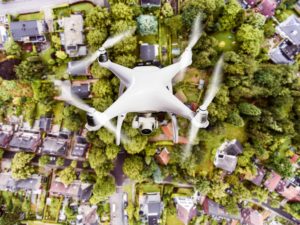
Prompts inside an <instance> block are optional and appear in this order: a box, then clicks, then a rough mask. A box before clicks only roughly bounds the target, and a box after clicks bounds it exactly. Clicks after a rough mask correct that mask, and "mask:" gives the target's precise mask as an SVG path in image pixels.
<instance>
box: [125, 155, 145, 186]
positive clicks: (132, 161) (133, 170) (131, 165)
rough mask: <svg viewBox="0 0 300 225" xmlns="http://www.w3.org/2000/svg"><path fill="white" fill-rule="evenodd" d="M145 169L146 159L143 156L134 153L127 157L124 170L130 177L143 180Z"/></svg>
mask: <svg viewBox="0 0 300 225" xmlns="http://www.w3.org/2000/svg"><path fill="white" fill-rule="evenodd" d="M143 170H144V160H143V158H142V157H140V156H137V155H133V156H130V157H128V158H126V159H125V162H124V164H123V171H124V173H125V174H126V175H127V176H128V177H129V178H130V179H132V180H135V181H138V182H140V181H142V180H143V179H144V176H143V174H142V171H143Z"/></svg>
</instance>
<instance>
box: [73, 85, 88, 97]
mask: <svg viewBox="0 0 300 225" xmlns="http://www.w3.org/2000/svg"><path fill="white" fill-rule="evenodd" d="M90 89H91V86H90V85H89V84H79V85H72V86H71V90H72V92H73V93H74V94H76V95H77V96H78V97H79V98H89V97H90V94H91V90H90Z"/></svg>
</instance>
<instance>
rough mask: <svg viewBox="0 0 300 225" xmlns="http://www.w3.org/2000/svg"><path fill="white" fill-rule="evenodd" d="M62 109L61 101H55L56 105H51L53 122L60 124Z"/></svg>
mask: <svg viewBox="0 0 300 225" xmlns="http://www.w3.org/2000/svg"><path fill="white" fill-rule="evenodd" d="M63 111H64V103H63V102H58V103H56V105H55V106H54V107H53V114H54V120H53V123H54V124H61V122H62V120H63Z"/></svg>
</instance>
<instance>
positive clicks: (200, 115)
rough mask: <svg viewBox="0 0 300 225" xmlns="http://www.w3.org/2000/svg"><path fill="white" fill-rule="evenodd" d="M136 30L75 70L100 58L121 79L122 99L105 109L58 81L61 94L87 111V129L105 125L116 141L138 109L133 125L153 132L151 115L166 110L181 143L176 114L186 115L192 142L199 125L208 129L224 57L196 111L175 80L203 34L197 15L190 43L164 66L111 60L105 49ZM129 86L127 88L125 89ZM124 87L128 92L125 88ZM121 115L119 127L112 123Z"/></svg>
mask: <svg viewBox="0 0 300 225" xmlns="http://www.w3.org/2000/svg"><path fill="white" fill-rule="evenodd" d="M132 32H133V31H127V32H124V33H122V34H120V35H117V36H114V37H112V38H109V39H108V40H106V41H105V43H104V44H103V46H102V47H101V48H100V49H99V50H98V51H97V52H96V53H94V54H93V55H91V56H90V57H87V58H86V59H84V60H82V61H79V62H78V63H76V64H75V65H74V64H73V68H71V69H70V68H69V71H68V72H69V73H71V74H72V70H74V71H75V70H77V69H79V68H80V69H82V68H84V69H86V68H88V67H89V66H90V65H91V63H92V62H93V61H95V60H96V59H97V58H98V62H99V65H100V66H101V67H104V68H107V69H109V70H110V71H111V72H112V73H113V74H114V75H116V76H117V77H118V78H119V79H120V81H121V82H120V89H119V98H118V99H117V100H116V101H115V102H114V103H113V104H112V105H111V106H110V107H108V108H107V109H106V110H105V111H104V112H99V111H97V110H96V109H95V108H92V107H90V106H88V105H86V104H85V103H84V102H83V101H81V100H80V99H79V98H78V97H77V96H75V95H74V94H72V91H71V86H70V82H62V81H56V85H58V86H60V88H61V90H62V93H61V96H60V98H61V99H62V100H64V101H66V102H68V103H69V104H71V105H74V106H75V107H77V108H80V109H82V110H84V111H86V112H87V118H88V123H87V125H86V128H87V129H88V130H89V131H96V130H98V129H100V128H101V127H103V126H104V127H106V128H108V129H109V130H111V131H113V132H114V133H115V135H116V143H117V144H118V145H119V144H120V141H121V137H122V135H121V127H122V124H123V121H124V119H125V117H126V114H127V113H130V112H135V113H139V114H142V115H144V116H137V117H136V118H135V119H134V121H133V127H135V128H140V131H141V133H142V134H145V135H146V134H150V133H151V132H152V130H153V129H154V128H156V127H157V121H156V120H155V118H154V117H152V116H151V113H155V112H167V113H168V114H169V115H170V117H171V119H172V124H173V141H174V142H175V143H178V127H177V119H176V116H177V115H179V116H183V117H185V118H187V119H189V120H190V121H191V125H192V126H191V132H190V136H189V140H190V143H193V139H194V138H195V136H196V134H197V132H198V129H199V128H206V127H207V126H208V124H209V122H208V119H207V117H208V111H207V107H208V106H209V104H210V103H211V102H212V100H213V98H214V97H215V95H216V94H217V92H218V89H219V86H220V82H221V67H222V59H220V60H219V61H218V63H217V65H216V67H215V70H214V72H213V76H212V80H211V84H210V87H208V90H207V93H206V96H205V100H204V102H203V104H202V105H201V106H200V107H199V108H198V110H197V111H196V112H193V111H192V110H191V109H190V108H189V107H188V106H186V105H185V104H183V103H182V102H181V101H180V100H179V99H178V98H177V97H175V96H174V94H173V86H172V80H173V78H174V77H175V76H176V75H177V74H180V73H181V74H183V73H184V71H185V69H186V68H187V67H188V66H190V65H191V64H192V48H193V47H194V45H195V44H196V43H197V41H198V40H199V38H200V36H201V21H200V17H199V16H198V17H197V18H196V20H195V22H194V25H193V29H192V34H191V37H190V40H189V44H188V46H187V48H186V49H185V51H184V52H183V54H182V55H181V57H180V58H179V61H178V62H176V63H174V64H172V65H169V66H167V67H164V68H158V67H156V66H137V67H135V68H133V69H130V68H127V67H124V66H121V65H118V64H116V63H113V62H111V61H110V60H109V59H108V55H107V52H106V50H105V49H107V48H109V47H112V46H113V45H115V44H116V43H118V42H119V41H121V40H123V39H124V38H125V37H127V36H128V35H131V34H132ZM125 88H126V90H125ZM124 90H125V91H124ZM115 117H118V120H117V127H114V126H113V124H112V123H111V122H110V121H111V119H113V118H115Z"/></svg>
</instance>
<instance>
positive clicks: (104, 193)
mask: <svg viewBox="0 0 300 225" xmlns="http://www.w3.org/2000/svg"><path fill="white" fill-rule="evenodd" d="M115 190H116V184H115V179H114V178H113V177H112V176H107V177H103V178H101V179H99V178H98V179H97V182H96V184H95V185H94V188H93V196H92V197H91V199H90V202H91V204H98V203H99V202H101V201H104V200H106V199H107V198H108V197H109V196H110V195H112V194H113V193H114V192H115Z"/></svg>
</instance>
